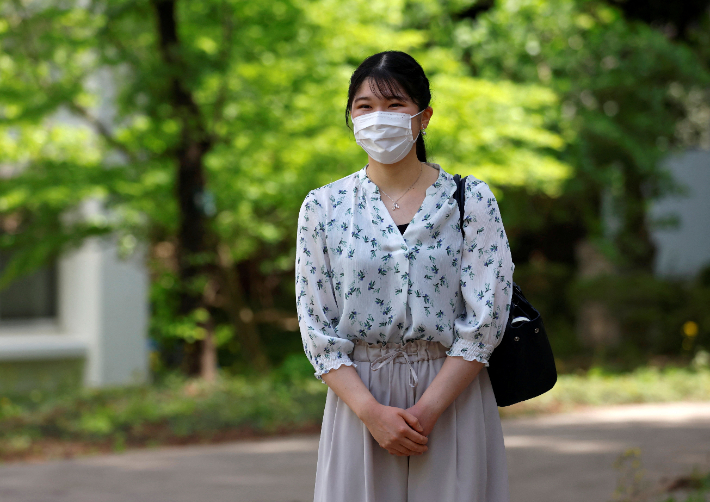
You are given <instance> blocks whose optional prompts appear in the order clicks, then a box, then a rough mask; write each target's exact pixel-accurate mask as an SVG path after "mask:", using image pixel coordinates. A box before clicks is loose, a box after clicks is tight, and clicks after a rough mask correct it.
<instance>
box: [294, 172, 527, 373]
mask: <svg viewBox="0 0 710 502" xmlns="http://www.w3.org/2000/svg"><path fill="white" fill-rule="evenodd" d="M429 165H430V166H432V167H434V168H436V169H438V170H439V177H438V179H437V181H436V182H435V183H434V184H432V185H431V186H429V188H427V190H426V197H425V198H424V202H423V203H422V205H421V207H420V208H419V210H418V211H417V213H416V214H415V215H414V218H413V219H412V221H411V222H410V223H409V225H408V226H407V228H406V230H405V231H404V234H401V233H400V231H399V230H398V229H397V226H396V224H395V223H394V221H393V220H392V217H391V215H390V213H389V211H388V210H387V208H386V207H385V205H384V202H383V201H382V200H381V198H380V191H379V188H378V187H377V185H375V184H374V183H373V182H372V181H371V180H370V178H368V177H367V175H366V171H365V167H363V168H362V169H360V170H359V171H357V172H355V173H353V174H351V175H349V176H346V177H344V178H341V179H339V180H337V181H333V182H331V183H329V184H327V185H324V186H322V187H320V188H316V189H314V190H311V191H310V192H309V193H308V195H307V196H306V198H305V200H304V201H303V204H302V205H301V209H300V213H299V217H298V236H297V237H298V243H297V254H296V305H297V310H298V322H299V326H300V329H301V338H302V340H303V349H304V351H305V353H306V355H307V356H308V359H309V360H310V362H311V363H312V364H313V367H314V368H315V370H316V371H315V377H316V378H318V379H319V380H320V381H321V382H323V379H322V377H321V376H322V375H323V373H327V372H328V371H330V370H331V369H337V368H338V367H340V366H341V365H343V364H346V365H354V366H357V364H355V363H354V362H353V361H352V359H351V354H352V350H353V348H354V344H353V341H354V340H358V339H362V340H364V341H366V342H368V343H378V344H385V343H398V344H402V343H405V342H407V341H410V340H420V339H423V340H430V341H438V342H441V343H442V344H443V345H444V346H445V347H447V348H448V349H449V350H448V351H447V355H449V356H461V357H463V358H464V359H466V360H467V361H473V360H476V361H480V362H482V363H484V364H485V365H486V366H488V359H489V357H490V356H491V353H492V352H493V349H494V348H495V347H496V346H497V345H498V344H499V343H500V342H501V339H502V336H503V333H504V331H505V326H506V323H507V322H508V314H509V313H510V302H511V298H512V287H513V270H514V269H515V265H514V264H513V261H512V258H511V254H510V246H509V244H508V238H507V235H506V233H505V229H504V228H503V222H502V220H501V216H500V212H499V210H498V203H497V201H496V198H495V196H494V195H493V192H491V189H490V188H489V187H488V185H487V184H486V183H485V182H483V181H481V180H479V179H477V178H475V177H473V176H471V175H469V176H468V178H467V179H466V202H465V204H464V206H465V207H464V210H465V213H464V224H463V225H464V230H465V234H466V238H465V242H464V239H463V237H462V235H461V231H460V228H459V208H458V204H457V203H456V200H455V199H454V198H453V194H454V191H455V190H456V182H455V181H454V178H453V175H451V174H449V173H447V172H446V171H444V170H443V169H442V168H441V167H440V166H439V165H437V164H429ZM323 383H325V382H323Z"/></svg>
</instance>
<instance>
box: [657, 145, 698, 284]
mask: <svg viewBox="0 0 710 502" xmlns="http://www.w3.org/2000/svg"><path fill="white" fill-rule="evenodd" d="M665 166H666V167H667V168H668V170H669V171H670V173H671V174H672V175H673V178H674V179H675V180H676V181H677V182H678V183H680V184H682V185H684V186H685V189H686V190H687V193H686V194H685V195H680V194H679V195H673V196H668V197H666V198H663V199H660V200H657V201H654V202H653V204H652V205H651V208H650V210H649V212H648V216H649V219H650V220H649V221H652V220H654V219H657V218H662V217H666V216H671V215H675V216H676V217H677V218H678V223H679V224H678V226H677V227H676V228H660V229H655V230H653V231H652V233H651V238H652V240H653V242H654V243H655V244H656V246H657V255H656V263H655V273H656V275H659V276H663V277H677V278H681V277H682V278H687V279H690V278H693V277H694V276H695V275H696V274H697V273H698V272H699V271H700V270H701V269H702V268H703V267H706V266H709V265H710V151H705V150H690V151H686V152H684V153H682V154H676V155H672V156H670V157H668V158H667V159H666V162H665Z"/></svg>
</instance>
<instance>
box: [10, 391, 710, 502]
mask: <svg viewBox="0 0 710 502" xmlns="http://www.w3.org/2000/svg"><path fill="white" fill-rule="evenodd" d="M503 428H504V431H505V441H506V451H507V454H508V463H509V468H510V483H511V491H512V502H558V501H559V502H570V501H574V502H587V501H588V502H606V501H607V500H609V499H610V498H611V495H612V493H613V491H614V488H615V487H616V484H617V477H618V471H617V470H616V469H615V468H614V467H613V463H614V461H615V460H616V459H617V457H618V455H619V454H620V453H622V452H623V451H624V450H625V449H626V448H634V447H638V448H640V449H641V460H642V462H643V466H644V468H645V469H646V479H648V480H649V481H651V482H654V483H657V482H659V480H661V479H662V478H663V477H671V476H674V475H682V474H687V473H689V472H690V471H691V470H692V468H693V467H694V466H697V467H701V468H704V469H706V470H709V469H710V403H673V404H653V405H630V406H618V407H610V408H595V409H591V410H588V411H583V412H574V413H565V414H559V415H548V416H540V417H535V418H518V419H508V420H504V422H503ZM317 451H318V437H317V436H314V435H307V436H291V437H288V438H285V439H284V438H280V439H267V440H254V441H243V442H238V443H230V444H221V445H208V446H188V447H168V448H160V449H152V450H133V451H129V452H124V453H121V454H115V455H105V456H97V457H84V458H80V459H74V460H61V461H52V462H46V463H41V464H8V465H5V466H0V501H2V502H183V501H184V502H188V501H189V502H195V501H197V502H202V501H205V502H311V501H312V500H313V482H314V479H315V470H316V458H317ZM333 502H341V501H333ZM343 502H349V501H343Z"/></svg>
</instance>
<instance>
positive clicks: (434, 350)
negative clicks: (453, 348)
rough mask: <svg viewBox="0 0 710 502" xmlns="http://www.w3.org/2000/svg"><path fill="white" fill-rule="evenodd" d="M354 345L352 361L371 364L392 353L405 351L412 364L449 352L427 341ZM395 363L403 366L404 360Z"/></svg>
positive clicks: (361, 343) (443, 346)
mask: <svg viewBox="0 0 710 502" xmlns="http://www.w3.org/2000/svg"><path fill="white" fill-rule="evenodd" d="M354 344H355V348H354V349H353V352H352V359H353V361H369V362H371V363H374V362H375V361H377V359H379V358H381V357H382V356H385V355H387V354H389V353H391V352H394V351H397V352H401V351H406V353H407V357H408V358H409V360H410V361H412V362H414V361H428V360H430V359H439V358H441V357H446V351H447V350H449V349H447V348H446V346H445V345H443V344H442V343H441V342H430V341H428V340H410V341H408V342H406V343H404V344H401V343H387V344H385V345H382V344H379V343H367V342H365V341H364V340H355V341H354ZM395 362H396V363H400V364H405V361H404V359H398V360H396V361H395Z"/></svg>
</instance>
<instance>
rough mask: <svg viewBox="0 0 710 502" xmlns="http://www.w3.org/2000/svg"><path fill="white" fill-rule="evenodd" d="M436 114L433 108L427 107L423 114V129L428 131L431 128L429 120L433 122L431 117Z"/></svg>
mask: <svg viewBox="0 0 710 502" xmlns="http://www.w3.org/2000/svg"><path fill="white" fill-rule="evenodd" d="M433 114H434V109H433V108H432V107H431V106H427V107H426V108H425V109H424V112H423V113H422V115H421V117H422V127H421V128H422V129H426V128H427V127H428V126H429V120H431V116H432V115H433Z"/></svg>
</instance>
